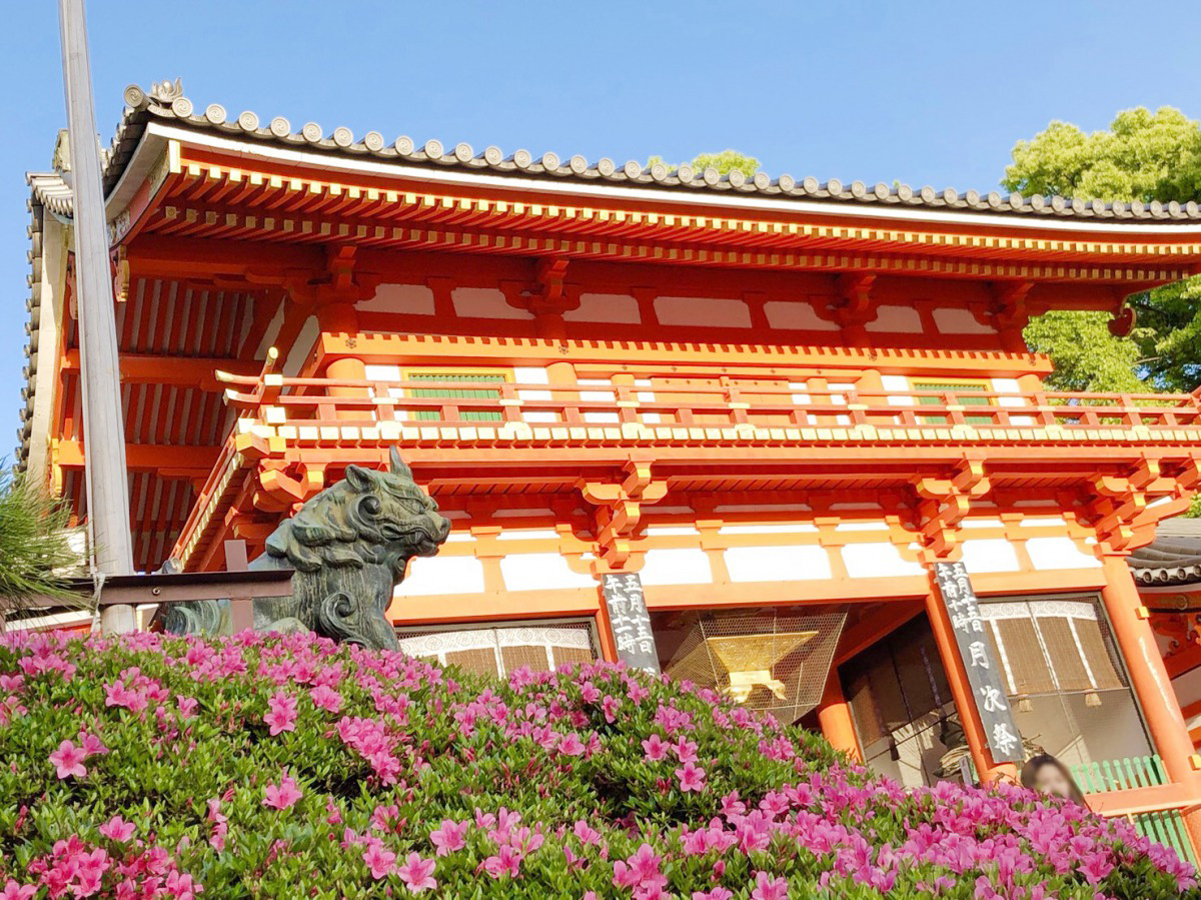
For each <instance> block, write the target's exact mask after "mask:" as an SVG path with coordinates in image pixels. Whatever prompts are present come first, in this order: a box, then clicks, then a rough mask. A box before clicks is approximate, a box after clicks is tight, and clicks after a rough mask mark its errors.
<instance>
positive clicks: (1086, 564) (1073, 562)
mask: <svg viewBox="0 0 1201 900" xmlns="http://www.w3.org/2000/svg"><path fill="white" fill-rule="evenodd" d="M1026 552H1027V553H1029V554H1030V561H1031V562H1032V563H1033V564H1034V568H1036V569H1040V570H1046V569H1096V568H1099V567H1100V565H1101V561H1100V560H1099V559H1097V558H1096V557H1095V556H1093V555H1092V554H1091V553H1084V552H1082V551H1081V550H1080V548H1079V547H1077V546H1076V542H1075V541H1073V540H1072V539H1071V538H1070V537H1039V538H1030V539H1029V540H1028V541H1026Z"/></svg>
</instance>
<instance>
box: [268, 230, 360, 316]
mask: <svg viewBox="0 0 1201 900" xmlns="http://www.w3.org/2000/svg"><path fill="white" fill-rule="evenodd" d="M381 281H383V276H382V275H380V274H378V273H376V272H364V271H362V270H361V269H360V268H359V265H358V247H357V246H356V245H354V244H334V245H331V246H329V247H327V248H326V253H325V269H324V271H322V270H320V269H289V270H287V271H286V272H285V273H284V278H283V286H284V287H285V288H286V289H287V291H288V295H289V297H291V298H292V299H293V300H294V301H297V302H300V303H304V304H311V305H315V306H324V305H326V304H334V303H350V304H354V303H357V302H359V301H360V300H370V299H371V298H372V297H374V296H375V289H376V288H378V287H379V285H380V282H381Z"/></svg>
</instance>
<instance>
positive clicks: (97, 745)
mask: <svg viewBox="0 0 1201 900" xmlns="http://www.w3.org/2000/svg"><path fill="white" fill-rule="evenodd" d="M79 743H80V746H81V747H82V748H83V752H84V753H86V754H87V755H88V756H104V754H106V753H108V752H109V751H108V747H106V746H104V742H103V741H101V740H100V738H99V737H98V736H97V735H94V734H88V733H87V732H86V731H81V732H79Z"/></svg>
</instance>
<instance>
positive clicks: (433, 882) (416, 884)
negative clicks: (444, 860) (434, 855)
mask: <svg viewBox="0 0 1201 900" xmlns="http://www.w3.org/2000/svg"><path fill="white" fill-rule="evenodd" d="M436 865H437V863H436V862H435V861H434V860H432V859H422V858H421V857H420V856H418V855H417V854H416V853H410V854H409V858H408V859H407V860H406V861H405V864H404V865H403V866H398V867H397V869H396V874H397V875H399V876H400V880H401V881H403V882H404V883H405V884H406V885H408V888H409V890H410V891H412V892H413V893H414V894H420V893H421V892H422V891H425V890H433V889H434V888H436V887H437V886H438V881H437V879H436V878H434V867H435V866H436Z"/></svg>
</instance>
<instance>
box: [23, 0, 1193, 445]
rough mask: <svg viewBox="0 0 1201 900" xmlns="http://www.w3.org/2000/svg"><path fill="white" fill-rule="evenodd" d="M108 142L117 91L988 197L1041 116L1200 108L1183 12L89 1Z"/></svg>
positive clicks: (914, 4) (1106, 0)
mask: <svg viewBox="0 0 1201 900" xmlns="http://www.w3.org/2000/svg"><path fill="white" fill-rule="evenodd" d="M88 5H89V10H88V12H89V29H90V37H91V53H92V74H93V78H94V81H95V90H96V104H97V110H96V116H97V125H98V128H99V130H100V133H101V135H102V137H103V139H104V142H105V144H107V143H108V141H109V139H110V138H111V137H112V134H113V129H114V128H115V126H116V123H117V121H118V120H119V118H120V115H121V93H122V89H123V88H124V87H125V85H127V84H129V83H131V82H134V83H137V84H140V85H142V86H143V87H147V88H148V87H149V85H150V82H151V81H153V80H161V79H162V78H164V77H170V78H175V77H176V76H181V77H182V78H183V83H184V92H185V93H186V94H187V96H188V97H189V98H191V99H192V100H193V101H194V102H195V103H196V105H197V107H198V108H201V109H203V108H204V106H205V105H207V104H208V103H212V102H217V103H221V104H222V105H224V106H225V107H226V109H227V110H228V111H229V112H230V114H231V116H232V115H236V114H237V113H239V112H241V111H242V110H245V109H250V110H253V111H254V112H256V113H258V114H259V116H260V118H261V119H262V120H264V121H266V120H268V119H270V118H271V117H272V116H276V115H283V116H285V117H287V118H288V119H289V120H290V121H291V122H292V124H293V126H294V127H295V128H299V126H300V125H301V124H303V123H304V122H307V121H310V120H312V121H315V122H318V123H319V124H321V125H322V126H323V127H324V128H325V129H326V132H327V133H328V132H329V131H330V130H332V129H333V128H334V127H335V126H337V125H347V126H349V127H350V128H351V129H353V130H354V132H355V134H356V135H359V136H361V135H362V134H363V133H365V132H366V131H369V130H371V129H375V130H378V131H380V132H382V133H383V134H384V136H385V138H387V139H388V140H391V139H393V138H395V137H396V136H397V135H400V134H407V135H409V136H411V137H413V138H414V139H416V140H418V141H419V142H421V141H425V140H426V139H428V138H431V137H435V138H438V139H440V140H442V141H443V142H444V143H445V144H447V145H453V144H454V143H457V142H458V141H467V142H468V143H470V144H471V145H472V146H473V147H475V148H476V149H477V150H480V149H483V148H484V147H485V146H487V145H489V144H497V145H498V146H500V147H501V148H502V149H503V150H505V151H506V152H512V151H513V150H516V149H519V148H523V147H524V148H525V149H528V150H530V151H532V152H534V153H535V154H541V153H543V152H545V151H546V150H554V151H555V152H557V153H559V154H560V156H561V157H564V158H565V157H566V156H569V155H571V154H573V153H582V154H583V155H584V156H586V157H587V158H588V159H590V160H595V159H597V158H599V157H601V156H608V157H611V158H612V159H614V160H616V161H617V162H618V163H621V162H624V161H625V160H627V159H637V160H645V159H646V158H647V157H648V156H649V155H651V154H660V155H662V156H663V157H664V158H665V159H666V160H668V161H671V162H676V161H681V160H685V159H689V158H691V157H692V156H693V155H695V154H696V153H697V152H700V151H710V150H721V149H724V148H726V147H735V148H737V149H739V150H742V151H744V152H747V153H751V154H753V155H755V156H757V157H758V158H759V159H760V160H761V162H762V164H763V168H764V169H765V170H766V171H767V172H768V173H770V174H773V175H778V174H780V173H783V172H787V173H789V174H792V175H794V176H796V177H798V178H799V177H802V176H805V175H814V176H816V177H817V178H819V179H821V180H825V179H827V178H839V179H842V180H843V181H844V182H847V181H851V180H854V179H856V178H858V179H862V180H864V181H867V182H869V183H871V182H875V181H886V182H890V183H891V182H892V181H893V180H894V179H896V180H899V181H902V182H906V183H908V184H910V185H913V186H915V187H918V186H921V185H923V184H932V185H934V186H935V187H937V188H942V187H947V186H951V187H955V188H958V189H960V190H963V189H966V188H977V189H984V190H989V189H991V188H993V187H994V186H995V185H996V183H997V180H998V179H999V178H1000V177H1001V175H1002V172H1003V170H1004V167H1005V163H1006V162H1007V160H1008V157H1009V150H1010V148H1011V147H1012V146H1013V144H1014V142H1015V141H1016V140H1018V139H1019V138H1024V137H1030V136H1032V135H1034V134H1036V133H1037V132H1038V131H1039V130H1041V129H1042V128H1043V127H1045V126H1046V124H1047V123H1048V122H1049V121H1050V120H1052V119H1056V118H1058V119H1064V120H1067V121H1071V122H1075V123H1077V124H1078V125H1080V126H1081V127H1084V128H1087V129H1095V128H1102V127H1104V126H1105V125H1107V124H1108V122H1109V121H1110V120H1111V118H1112V117H1113V114H1114V112H1116V111H1117V110H1119V109H1124V108H1128V107H1131V106H1138V105H1144V106H1150V107H1153V108H1154V107H1156V106H1161V105H1172V106H1177V107H1180V108H1181V109H1183V110H1184V111H1185V112H1186V113H1188V114H1189V115H1191V116H1193V117H1197V116H1201V59H1199V58H1198V57H1197V54H1196V53H1195V52H1193V49H1192V47H1191V44H1190V41H1191V40H1192V37H1193V36H1195V35H1196V33H1197V26H1198V25H1199V24H1201V5H1199V4H1198V3H1197V2H1196V0H1189V2H1169V0H1159V2H1156V3H1153V4H1143V5H1141V6H1139V8H1138V9H1137V12H1136V11H1135V9H1134V6H1133V5H1132V4H1131V3H1129V0H1120V2H1117V0H1040V2H1026V0H1009V2H1006V3H999V2H980V0H975V2H965V0H958V2H943V0H909V2H901V0H892V2H884V0H876V2H866V0H865V2H858V3H855V2H844V3H837V2H812V0H808V2H806V0H793V2H753V0H749V2H742V3H737V4H729V3H709V2H706V0H699V2H697V0H693V2H691V3H686V4H661V3H660V4H635V3H625V2H609V3H594V2H588V3H584V2H580V3H550V4H545V3H541V4H540V3H535V4H529V3H503V2H502V3H483V2H478V3H477V2H474V0H445V2H439V3H420V2H415V0H392V2H367V0H321V2H304V0H291V2H277V0H240V2H230V0H205V2H187V0H167V2H164V0H155V2H147V0H90V2H89V4H88ZM56 8H57V4H56V3H51V2H49V0H40V2H28V0H27V2H21V3H15V2H14V3H8V4H6V6H5V10H4V13H5V16H4V23H3V24H4V28H3V33H2V34H0V83H3V84H4V85H5V90H4V92H3V99H2V100H0V112H2V113H3V118H2V120H3V123H4V140H3V142H0V298H2V299H0V454H4V453H6V452H8V448H9V447H10V446H12V444H13V442H14V441H15V438H14V437H13V435H14V432H15V428H16V425H17V408H18V405H19V402H20V400H19V391H20V387H21V383H22V380H21V367H22V365H23V364H24V360H23V357H22V353H21V348H22V346H23V345H24V340H25V339H24V322H25V317H26V314H25V298H26V296H27V289H26V287H25V276H26V274H27V272H28V265H27V263H26V258H25V253H26V250H27V248H28V242H27V239H26V236H25V228H26V226H27V224H28V221H29V219H28V214H27V213H26V210H25V199H26V197H27V196H28V193H27V188H26V185H25V181H24V173H25V172H26V171H27V170H31V169H34V170H38V169H45V168H47V167H48V165H49V162H50V154H51V150H52V148H53V144H54V136H55V134H56V131H57V129H58V128H60V127H62V125H63V124H64V119H65V114H64V109H63V93H62V81H61V79H62V69H61V62H60V56H59V43H58V20H57V14H56Z"/></svg>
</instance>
